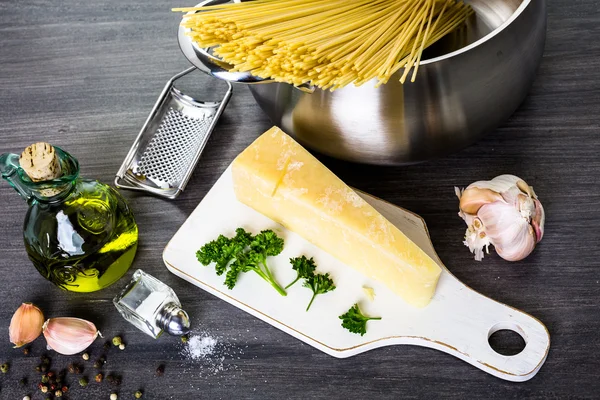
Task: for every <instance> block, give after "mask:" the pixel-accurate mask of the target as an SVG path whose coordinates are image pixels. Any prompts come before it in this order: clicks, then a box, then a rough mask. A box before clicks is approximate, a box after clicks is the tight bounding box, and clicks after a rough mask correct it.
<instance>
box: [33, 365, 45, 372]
mask: <svg viewBox="0 0 600 400" xmlns="http://www.w3.org/2000/svg"><path fill="white" fill-rule="evenodd" d="M36 371H37V369H36ZM46 371H48V366H47V365H41V366H40V372H46Z"/></svg>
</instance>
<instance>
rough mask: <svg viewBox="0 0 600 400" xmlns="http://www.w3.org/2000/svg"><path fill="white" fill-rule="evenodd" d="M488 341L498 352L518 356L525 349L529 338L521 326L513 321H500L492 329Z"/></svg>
mask: <svg viewBox="0 0 600 400" xmlns="http://www.w3.org/2000/svg"><path fill="white" fill-rule="evenodd" d="M488 343H489V345H490V347H491V348H492V350H494V351H495V352H496V353H498V354H502V355H503V356H516V355H517V354H519V353H520V352H522V351H523V349H525V346H526V345H527V340H526V339H525V333H524V332H523V329H521V327H520V326H518V325H516V324H512V323H499V324H496V325H494V326H493V327H492V329H490V331H489V333H488Z"/></svg>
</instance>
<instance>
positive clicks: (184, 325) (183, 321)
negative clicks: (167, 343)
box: [156, 303, 190, 336]
mask: <svg viewBox="0 0 600 400" xmlns="http://www.w3.org/2000/svg"><path fill="white" fill-rule="evenodd" d="M156 323H157V325H158V326H159V327H160V328H162V329H163V330H164V331H165V332H167V333H168V334H170V335H174V336H180V335H185V334H187V333H188V332H189V331H190V317H189V315H188V314H187V313H186V312H185V311H184V310H183V309H182V308H181V307H180V306H179V305H178V304H177V303H168V304H166V305H165V306H164V307H163V308H162V310H161V311H160V313H159V314H158V317H157V321H156Z"/></svg>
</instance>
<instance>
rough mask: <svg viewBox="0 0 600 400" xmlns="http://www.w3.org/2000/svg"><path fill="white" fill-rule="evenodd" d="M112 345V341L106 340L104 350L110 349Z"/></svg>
mask: <svg viewBox="0 0 600 400" xmlns="http://www.w3.org/2000/svg"><path fill="white" fill-rule="evenodd" d="M110 346H111V344H110V341H108V340H107V341H106V342H104V350H108V349H110Z"/></svg>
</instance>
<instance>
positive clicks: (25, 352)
mask: <svg viewBox="0 0 600 400" xmlns="http://www.w3.org/2000/svg"><path fill="white" fill-rule="evenodd" d="M30 351H31V348H29V347H24V348H23V354H25V355H27V354H29V352H30Z"/></svg>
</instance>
